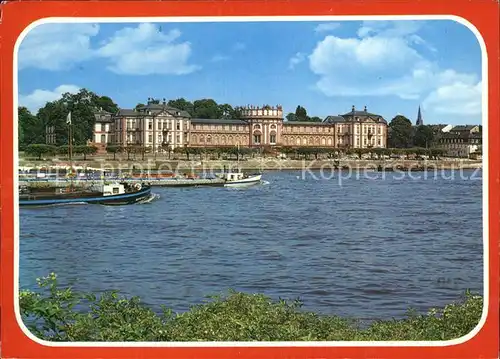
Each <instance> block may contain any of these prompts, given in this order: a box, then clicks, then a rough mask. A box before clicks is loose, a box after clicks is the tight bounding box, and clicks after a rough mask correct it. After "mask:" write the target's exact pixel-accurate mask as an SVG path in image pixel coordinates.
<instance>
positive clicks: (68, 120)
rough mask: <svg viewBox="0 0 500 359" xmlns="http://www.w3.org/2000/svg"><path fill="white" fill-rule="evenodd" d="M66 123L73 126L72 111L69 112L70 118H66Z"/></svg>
mask: <svg viewBox="0 0 500 359" xmlns="http://www.w3.org/2000/svg"><path fill="white" fill-rule="evenodd" d="M66 123H67V124H68V125H71V111H70V112H68V116H66Z"/></svg>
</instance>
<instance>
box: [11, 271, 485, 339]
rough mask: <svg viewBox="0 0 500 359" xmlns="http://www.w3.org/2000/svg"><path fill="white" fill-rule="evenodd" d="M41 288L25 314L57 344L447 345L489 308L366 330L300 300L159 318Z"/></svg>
mask: <svg viewBox="0 0 500 359" xmlns="http://www.w3.org/2000/svg"><path fill="white" fill-rule="evenodd" d="M38 283H39V286H40V287H41V288H42V291H41V293H36V292H32V291H26V290H23V291H21V292H20V307H21V313H22V316H23V320H24V321H25V323H26V324H27V326H28V328H29V329H30V330H31V332H32V333H33V334H35V335H36V336H38V337H39V338H42V339H45V340H51V341H343V340H359V341H364V340H370V341H381V340H411V341H413V340H449V339H453V338H458V337H461V336H463V335H466V334H467V333H469V332H470V331H471V330H472V329H473V328H474V327H475V326H476V325H477V323H478V322H479V319H480V317H481V312H482V307H483V301H482V297H481V296H478V295H472V294H471V293H470V292H466V293H465V298H464V300H462V301H461V302H457V303H453V304H450V305H447V306H446V307H445V308H443V309H432V310H430V311H429V313H427V314H425V315H419V314H417V313H416V312H414V311H409V312H408V316H407V318H405V319H401V320H387V321H376V322H374V323H372V324H370V325H369V326H367V327H366V328H363V327H362V326H361V324H362V323H360V322H359V321H356V320H353V319H349V318H341V317H338V316H320V315H318V314H315V313H312V312H305V311H303V310H301V307H302V302H301V301H300V300H294V301H286V300H279V301H272V300H271V299H270V298H268V297H266V296H264V295H262V294H246V293H239V292H235V291H229V293H228V294H227V295H224V296H222V295H221V296H211V297H209V298H210V300H209V301H208V302H207V303H204V304H200V305H195V306H193V307H191V309H190V310H189V311H187V312H184V313H178V314H174V313H173V312H172V311H171V310H169V309H166V308H163V313H162V314H161V315H158V314H156V313H155V312H153V311H152V310H151V309H150V308H148V307H146V306H145V305H143V304H142V303H141V301H140V299H139V298H137V297H133V298H124V297H120V296H119V295H118V293H117V292H114V291H110V292H105V293H103V294H102V295H100V296H99V297H97V296H96V295H94V294H79V293H75V292H73V291H72V290H71V288H66V289H59V288H58V287H57V277H56V275H55V274H50V275H49V276H48V277H45V278H42V279H39V280H38Z"/></svg>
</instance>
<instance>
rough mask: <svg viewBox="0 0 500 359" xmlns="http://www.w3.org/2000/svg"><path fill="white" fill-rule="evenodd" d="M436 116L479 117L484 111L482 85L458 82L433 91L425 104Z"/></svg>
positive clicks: (479, 83)
mask: <svg viewBox="0 0 500 359" xmlns="http://www.w3.org/2000/svg"><path fill="white" fill-rule="evenodd" d="M423 107H424V109H426V108H429V109H432V111H433V112H434V113H436V114H443V115H456V116H478V115H480V114H481V110H482V83H481V82H478V83H476V84H474V83H470V82H469V83H465V82H461V81H457V82H454V83H451V84H447V85H443V86H440V87H438V88H437V89H436V90H434V91H432V92H431V93H430V94H429V96H427V98H426V99H425V100H424V102H423Z"/></svg>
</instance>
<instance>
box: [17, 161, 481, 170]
mask: <svg viewBox="0 0 500 359" xmlns="http://www.w3.org/2000/svg"><path fill="white" fill-rule="evenodd" d="M55 166H69V162H68V161H66V160H52V161H27V160H23V159H21V160H20V161H19V167H24V168H38V169H40V168H43V167H55ZM73 166H75V167H82V168H89V169H103V170H112V171H124V172H127V171H151V170H152V171H165V172H167V171H173V172H187V171H190V172H206V171H222V170H224V167H225V168H227V169H236V168H238V167H239V168H240V169H241V170H242V171H263V172H265V171H301V170H326V169H328V170H330V169H342V168H344V169H349V170H367V169H377V168H380V167H381V168H382V169H386V170H398V171H401V170H403V171H404V170H414V171H415V170H417V171H418V170H420V171H423V170H464V169H471V170H473V169H482V167H483V165H482V161H473V160H351V159H348V160H280V159H249V160H243V161H240V162H239V163H238V161H236V160H203V161H202V160H190V161H187V160H156V161H155V160H153V159H146V160H130V161H128V160H116V161H114V160H107V159H100V160H96V159H92V160H87V161H83V160H74V161H73Z"/></svg>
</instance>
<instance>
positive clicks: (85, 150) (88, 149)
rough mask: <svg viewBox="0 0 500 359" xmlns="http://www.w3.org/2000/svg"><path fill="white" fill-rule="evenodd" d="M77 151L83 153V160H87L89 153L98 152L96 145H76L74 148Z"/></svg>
mask: <svg viewBox="0 0 500 359" xmlns="http://www.w3.org/2000/svg"><path fill="white" fill-rule="evenodd" d="M74 152H75V153H80V154H82V155H83V160H84V161H86V160H87V155H93V154H94V153H96V152H97V147H95V146H76V147H75V149H74Z"/></svg>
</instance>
